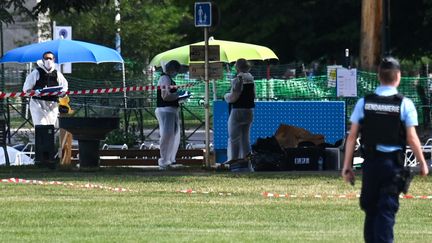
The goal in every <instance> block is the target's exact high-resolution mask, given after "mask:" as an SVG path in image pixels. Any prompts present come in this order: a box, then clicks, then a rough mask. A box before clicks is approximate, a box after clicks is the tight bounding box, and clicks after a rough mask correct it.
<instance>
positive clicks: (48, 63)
mask: <svg viewBox="0 0 432 243" xmlns="http://www.w3.org/2000/svg"><path fill="white" fill-rule="evenodd" d="M44 66H45V68H46V69H47V70H51V68H52V67H54V61H53V60H44Z"/></svg>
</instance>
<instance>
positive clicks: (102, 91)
mask: <svg viewBox="0 0 432 243" xmlns="http://www.w3.org/2000/svg"><path fill="white" fill-rule="evenodd" d="M194 85H196V82H195V83H187V84H183V85H170V86H164V85H163V86H156V85H147V86H131V87H124V88H104V89H87V90H76V91H65V92H62V91H57V92H46V93H41V94H39V95H37V94H36V92H35V91H31V92H30V93H27V92H11V93H3V92H1V91H0V99H5V98H18V97H32V96H53V95H88V94H90V95H91V94H109V93H119V92H125V91H126V92H137V91H149V90H157V89H161V88H162V89H165V88H169V89H172V88H177V89H183V88H189V87H192V86H194Z"/></svg>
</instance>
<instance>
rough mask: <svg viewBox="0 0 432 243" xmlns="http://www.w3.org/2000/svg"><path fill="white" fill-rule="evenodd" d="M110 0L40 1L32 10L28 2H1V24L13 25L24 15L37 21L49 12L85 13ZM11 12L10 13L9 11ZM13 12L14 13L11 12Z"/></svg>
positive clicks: (24, 0) (10, 0) (6, 0)
mask: <svg viewBox="0 0 432 243" xmlns="http://www.w3.org/2000/svg"><path fill="white" fill-rule="evenodd" d="M108 1H109V0H62V1H58V0H40V1H39V2H38V3H37V4H36V6H34V7H33V8H32V9H29V8H27V6H26V2H27V1H26V0H2V1H0V22H2V23H6V24H10V23H13V22H14V21H15V20H14V15H13V13H17V14H18V15H20V14H24V15H26V16H30V17H32V18H34V19H36V17H37V15H38V14H40V13H46V12H48V10H49V11H50V12H51V13H52V14H59V13H70V12H71V11H77V12H85V11H89V10H91V9H92V8H94V7H96V6H99V5H102V4H106V3H107V2H108ZM8 10H9V11H8ZM10 10H12V11H10Z"/></svg>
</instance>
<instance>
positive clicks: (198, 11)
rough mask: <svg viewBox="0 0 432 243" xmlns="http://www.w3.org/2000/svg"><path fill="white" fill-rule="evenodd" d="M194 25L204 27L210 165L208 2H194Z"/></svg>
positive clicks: (206, 131)
mask: <svg viewBox="0 0 432 243" xmlns="http://www.w3.org/2000/svg"><path fill="white" fill-rule="evenodd" d="M194 10H195V14H194V17H195V27H204V42H205V45H204V82H205V94H204V97H205V98H204V108H205V163H206V166H207V167H210V160H209V159H210V158H209V157H210V104H209V73H208V68H209V55H208V53H209V50H208V46H209V45H208V28H209V27H211V25H212V11H211V3H210V2H196V3H195V8H194Z"/></svg>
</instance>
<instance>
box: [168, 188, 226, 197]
mask: <svg viewBox="0 0 432 243" xmlns="http://www.w3.org/2000/svg"><path fill="white" fill-rule="evenodd" d="M176 192H179V193H185V194H210V193H213V192H209V191H194V190H192V189H184V190H178V191H176ZM214 193H217V194H218V195H219V196H231V195H232V193H231V192H214Z"/></svg>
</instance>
